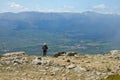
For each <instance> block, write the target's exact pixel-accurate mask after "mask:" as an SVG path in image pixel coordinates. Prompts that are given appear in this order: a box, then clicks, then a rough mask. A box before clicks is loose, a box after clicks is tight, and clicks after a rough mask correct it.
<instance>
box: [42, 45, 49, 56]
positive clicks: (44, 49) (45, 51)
mask: <svg viewBox="0 0 120 80" xmlns="http://www.w3.org/2000/svg"><path fill="white" fill-rule="evenodd" d="M47 49H48V46H47V44H46V43H44V44H43V46H42V50H43V56H46V54H47Z"/></svg>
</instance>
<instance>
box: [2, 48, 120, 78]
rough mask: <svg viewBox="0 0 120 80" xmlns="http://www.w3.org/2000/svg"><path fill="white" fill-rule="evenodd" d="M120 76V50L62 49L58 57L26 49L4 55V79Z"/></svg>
mask: <svg viewBox="0 0 120 80" xmlns="http://www.w3.org/2000/svg"><path fill="white" fill-rule="evenodd" d="M110 75H120V50H112V51H110V52H109V53H108V54H104V55H100V54H97V55H83V54H78V53H75V52H59V53H57V54H55V55H54V57H48V56H47V57H41V56H31V55H27V54H26V53H25V52H13V53H6V54H4V55H1V56H0V80H101V79H104V78H107V77H108V76H110Z"/></svg>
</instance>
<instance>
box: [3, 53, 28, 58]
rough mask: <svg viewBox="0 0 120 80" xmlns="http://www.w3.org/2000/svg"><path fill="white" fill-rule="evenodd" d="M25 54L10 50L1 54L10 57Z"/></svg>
mask: <svg viewBox="0 0 120 80" xmlns="http://www.w3.org/2000/svg"><path fill="white" fill-rule="evenodd" d="M24 55H26V53H25V52H11V53H6V54H3V56H7V57H11V56H24Z"/></svg>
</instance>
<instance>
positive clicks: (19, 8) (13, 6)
mask: <svg viewBox="0 0 120 80" xmlns="http://www.w3.org/2000/svg"><path fill="white" fill-rule="evenodd" d="M8 5H9V7H10V8H11V9H13V10H16V11H28V10H29V8H26V7H24V6H22V5H20V4H18V3H16V2H10V3H8Z"/></svg>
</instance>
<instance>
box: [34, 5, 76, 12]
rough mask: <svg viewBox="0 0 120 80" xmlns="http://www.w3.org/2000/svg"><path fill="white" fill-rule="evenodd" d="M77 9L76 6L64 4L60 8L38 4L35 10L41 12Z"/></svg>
mask: <svg viewBox="0 0 120 80" xmlns="http://www.w3.org/2000/svg"><path fill="white" fill-rule="evenodd" d="M74 9H75V7H74V6H69V5H63V6H61V7H60V8H46V7H42V6H37V7H36V8H35V9H34V10H37V11H40V12H73V11H74Z"/></svg>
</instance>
